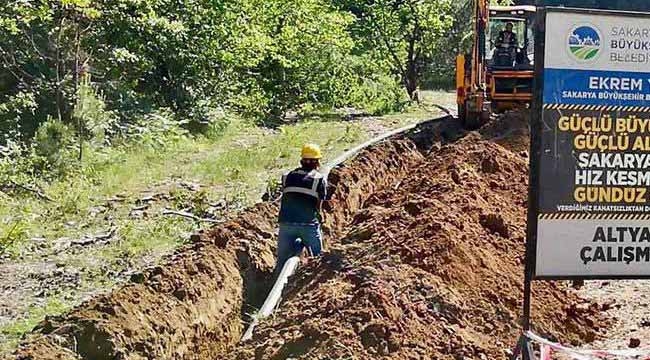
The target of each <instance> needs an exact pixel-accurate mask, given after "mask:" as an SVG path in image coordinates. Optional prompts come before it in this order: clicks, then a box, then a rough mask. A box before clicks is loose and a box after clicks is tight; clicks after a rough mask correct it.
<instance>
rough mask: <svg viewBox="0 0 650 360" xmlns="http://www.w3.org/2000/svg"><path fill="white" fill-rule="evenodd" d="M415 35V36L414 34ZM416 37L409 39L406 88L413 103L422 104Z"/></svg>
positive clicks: (405, 77)
mask: <svg viewBox="0 0 650 360" xmlns="http://www.w3.org/2000/svg"><path fill="white" fill-rule="evenodd" d="M414 35H415V34H414ZM415 41H416V40H415V36H412V37H411V38H410V39H409V47H408V54H407V56H408V60H407V63H406V73H405V74H404V80H403V81H404V87H405V88H406V92H407V93H408V95H409V98H410V99H411V101H417V102H418V103H419V102H420V96H419V94H418V56H417V54H416V53H415Z"/></svg>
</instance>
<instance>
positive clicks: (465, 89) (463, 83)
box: [456, 0, 489, 128]
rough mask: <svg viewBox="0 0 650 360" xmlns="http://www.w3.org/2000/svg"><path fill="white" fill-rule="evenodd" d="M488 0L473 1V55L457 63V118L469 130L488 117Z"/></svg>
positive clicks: (461, 56)
mask: <svg viewBox="0 0 650 360" xmlns="http://www.w3.org/2000/svg"><path fill="white" fill-rule="evenodd" d="M488 2H489V0H474V3H473V13H474V14H473V18H474V22H473V23H474V27H473V34H472V35H473V39H474V41H473V45H472V51H471V53H469V54H467V55H465V54H461V55H459V56H458V57H457V59H456V90H457V103H458V116H459V118H460V120H461V121H462V122H463V125H465V126H466V127H468V128H472V127H476V126H478V125H479V124H480V123H481V122H482V121H484V120H486V119H485V118H486V116H487V117H489V110H486V108H489V104H488V103H487V95H486V89H485V83H486V67H485V48H486V46H485V41H486V39H485V30H486V27H487V26H488V22H489V9H488Z"/></svg>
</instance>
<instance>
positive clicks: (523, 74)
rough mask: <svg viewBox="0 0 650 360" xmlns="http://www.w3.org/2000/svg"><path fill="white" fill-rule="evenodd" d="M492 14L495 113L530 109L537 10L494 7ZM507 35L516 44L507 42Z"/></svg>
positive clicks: (490, 74)
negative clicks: (520, 108)
mask: <svg viewBox="0 0 650 360" xmlns="http://www.w3.org/2000/svg"><path fill="white" fill-rule="evenodd" d="M489 12H490V17H489V26H488V27H487V29H486V31H487V34H486V38H487V39H488V41H487V42H486V46H487V47H488V49H487V51H486V52H485V57H486V59H485V60H486V61H485V64H486V67H487V73H486V80H487V88H488V91H489V94H488V96H489V98H490V101H491V105H492V110H493V111H494V112H501V111H504V110H509V109H513V108H518V107H525V106H528V105H529V104H530V103H531V101H532V99H533V76H534V64H535V46H534V35H533V34H534V33H533V27H534V25H535V23H534V22H535V7H534V6H490V8H489ZM507 28H511V29H512V30H511V31H508V30H507ZM504 33H506V34H511V35H510V37H511V38H512V40H511V41H507V42H506V41H504V39H503V37H504V35H503V34H504Z"/></svg>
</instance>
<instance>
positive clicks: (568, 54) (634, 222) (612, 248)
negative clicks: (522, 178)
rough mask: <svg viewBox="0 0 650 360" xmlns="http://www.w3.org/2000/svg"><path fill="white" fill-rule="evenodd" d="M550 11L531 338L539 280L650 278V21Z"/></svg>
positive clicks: (533, 219) (533, 201) (541, 48)
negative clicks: (534, 297)
mask: <svg viewBox="0 0 650 360" xmlns="http://www.w3.org/2000/svg"><path fill="white" fill-rule="evenodd" d="M540 10H541V11H538V15H539V18H538V23H537V30H538V37H537V41H536V44H537V45H536V46H537V48H536V52H535V53H536V58H537V60H536V80H535V81H536V85H535V90H536V94H535V100H534V102H533V107H532V122H531V130H532V131H531V132H532V139H531V159H530V162H531V164H530V189H529V212H528V239H527V250H526V270H525V287H524V320H523V327H524V331H528V330H529V329H530V299H531V285H532V281H534V280H585V279H641V278H649V277H650V26H648V14H641V13H632V12H614V11H598V10H584V9H583V10H580V9H571V8H554V7H547V8H542V9H540ZM520 350H522V353H523V354H524V357H526V356H528V355H530V354H528V347H527V346H523V347H522V348H521V349H520ZM527 354H528V355H527Z"/></svg>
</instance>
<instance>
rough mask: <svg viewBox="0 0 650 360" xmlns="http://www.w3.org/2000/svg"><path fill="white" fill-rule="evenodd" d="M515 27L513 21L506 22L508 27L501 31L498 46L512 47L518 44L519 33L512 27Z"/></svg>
mask: <svg viewBox="0 0 650 360" xmlns="http://www.w3.org/2000/svg"><path fill="white" fill-rule="evenodd" d="M513 28H514V25H513V23H511V22H509V23H507V24H506V29H505V30H502V31H500V32H499V37H497V43H496V46H497V48H499V47H510V48H514V47H515V46H517V34H515V33H514V32H513V31H512V29H513Z"/></svg>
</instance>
